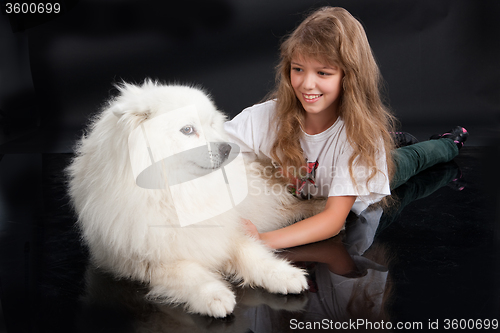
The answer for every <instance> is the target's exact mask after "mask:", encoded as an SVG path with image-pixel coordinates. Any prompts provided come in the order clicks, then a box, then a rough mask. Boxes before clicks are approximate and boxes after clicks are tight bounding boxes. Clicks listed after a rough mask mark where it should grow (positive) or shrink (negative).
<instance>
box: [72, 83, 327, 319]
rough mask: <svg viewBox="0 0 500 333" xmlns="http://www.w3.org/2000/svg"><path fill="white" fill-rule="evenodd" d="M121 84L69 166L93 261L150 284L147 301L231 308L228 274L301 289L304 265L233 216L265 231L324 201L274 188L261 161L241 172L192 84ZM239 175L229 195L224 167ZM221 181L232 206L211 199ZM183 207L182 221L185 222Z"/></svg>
mask: <svg viewBox="0 0 500 333" xmlns="http://www.w3.org/2000/svg"><path fill="white" fill-rule="evenodd" d="M118 89H119V91H120V94H119V96H118V97H116V98H114V99H112V100H111V101H110V102H109V105H108V106H107V108H105V110H104V111H103V112H102V113H100V114H99V115H97V116H96V117H95V119H93V121H92V124H91V126H90V127H89V129H88V132H87V133H86V135H85V136H84V137H83V138H82V139H81V141H80V142H79V144H78V145H77V149H76V156H75V158H74V159H73V161H72V163H71V165H70V166H69V167H68V168H67V170H66V171H67V174H68V177H69V194H70V197H71V200H72V203H73V205H74V208H75V210H76V213H77V215H78V226H79V227H80V229H81V232H82V235H83V239H84V241H85V242H86V244H87V245H88V247H89V249H90V253H91V259H92V263H93V264H94V265H95V266H97V267H99V268H102V269H104V270H107V271H109V272H112V273H113V274H114V275H115V276H117V277H119V278H130V279H134V280H138V281H141V282H145V283H147V284H149V286H150V291H149V293H148V297H149V298H151V299H154V300H156V301H160V302H169V303H178V304H185V306H186V309H187V310H188V311H190V312H194V313H200V314H206V315H210V316H214V317H225V316H226V315H228V314H230V313H231V312H232V311H233V308H234V306H235V296H234V293H233V292H232V291H231V288H230V284H229V282H228V281H231V282H236V283H240V284H241V285H250V286H260V287H263V288H265V289H266V290H268V291H270V292H273V293H282V294H287V293H300V292H302V291H303V290H304V289H305V288H306V287H307V283H306V279H305V276H304V272H303V271H302V270H300V269H298V268H296V267H294V266H292V265H290V264H289V263H288V262H287V261H285V260H283V259H279V258H277V257H276V256H275V255H274V254H273V252H272V251H271V250H270V249H268V248H267V247H266V246H265V245H263V244H262V243H260V242H259V241H258V240H255V239H253V238H251V237H249V236H248V235H247V234H246V233H245V230H244V227H243V225H242V221H241V218H242V217H244V218H247V219H250V220H251V221H252V222H253V223H254V224H255V225H256V226H257V227H258V229H259V230H260V231H265V230H271V229H276V228H278V227H281V226H284V225H286V224H288V223H292V222H294V221H296V220H298V219H301V218H305V217H307V216H310V215H312V214H315V213H317V212H318V211H319V210H321V208H322V206H323V204H322V203H320V202H318V201H313V202H312V203H311V202H307V201H301V200H298V199H296V198H295V197H293V196H292V195H291V194H289V193H288V191H286V190H285V189H284V187H283V188H282V189H283V191H281V193H276V190H275V189H276V187H273V189H274V191H271V190H270V189H271V188H270V186H271V185H274V184H276V182H274V183H270V182H269V181H270V179H266V177H263V168H264V166H263V165H262V164H260V163H258V162H252V163H251V164H250V165H249V167H248V168H247V176H248V177H244V173H245V171H243V173H241V169H238V168H237V167H236V168H235V169H234V168H233V169H234V170H233V169H231V168H230V166H231V165H232V164H231V163H232V162H234V163H235V164H237V161H238V159H237V158H236V159H233V161H230V160H231V158H230V155H231V154H230V152H231V150H234V145H232V144H229V143H227V142H228V138H227V135H226V134H225V132H224V130H223V123H224V121H225V116H224V115H223V114H222V113H221V112H219V111H217V110H216V108H215V107H214V105H213V103H212V102H211V100H210V99H209V98H208V97H207V95H206V94H205V93H204V92H202V91H201V90H199V89H196V88H192V87H187V86H178V85H173V86H168V85H160V84H156V83H153V82H151V81H145V83H144V84H143V85H141V86H136V85H131V84H123V85H120V86H119V87H118ZM172 115H173V116H172ZM207 142H208V143H209V144H207ZM154 147H156V148H154ZM200 147H205V148H200ZM157 148H158V149H157ZM155 149H156V150H155ZM165 152H167V153H165ZM186 152H187V153H186ZM162 154H163V155H162ZM169 155H170V156H169ZM225 163H226V164H225ZM224 166H225V167H224ZM223 169H227V170H226V172H223V176H224V179H225V183H224V182H221V179H222V178H220V177H221V170H223ZM235 172H236V173H238V172H240V175H239V176H238V175H234V174H235ZM242 175H243V177H244V179H246V178H248V179H249V180H248V183H246V184H243V185H242V184H237V185H236V186H233V187H232V191H233V192H232V193H231V188H229V186H227V185H228V181H227V177H229V178H230V179H233V180H234V179H236V180H237V179H238V177H239V179H240V180H241V176H242ZM235 177H236V178H235ZM245 181H246V180H245ZM176 186H177V187H176ZM225 186H226V187H227V188H226V187H225ZM174 188H175V189H174ZM241 188H243V189H245V188H247V189H248V191H247V192H248V195H247V196H246V198H244V200H242V198H243V197H244V194H245V192H243V194H241V193H240V194H238V193H236V192H238V189H241ZM256 190H258V191H256ZM228 191H229V197H231V196H232V199H233V201H234V200H236V202H233V206H236V207H235V208H231V207H230V208H227V207H226V206H224V203H221V201H220V200H218V198H219V197H226V198H227V197H228V194H227V193H228ZM238 195H239V199H238ZM235 198H236V199H235ZM241 201H242V202H241ZM240 202H241V203H240ZM224 207H226V208H224ZM186 214H187V215H188V217H189V218H191V220H190V221H188V222H187V223H186V222H184V224H183V222H182V219H183V217H182V216H184V215H186ZM189 214H194V215H189ZM196 214H198V215H196ZM199 214H201V215H200V216H201V217H200V216H199ZM203 214H205V215H203ZM207 214H208V215H207ZM207 216H208V218H207ZM196 218H198V219H202V221H201V222H199V221H198V220H196ZM193 219H194V220H193Z"/></svg>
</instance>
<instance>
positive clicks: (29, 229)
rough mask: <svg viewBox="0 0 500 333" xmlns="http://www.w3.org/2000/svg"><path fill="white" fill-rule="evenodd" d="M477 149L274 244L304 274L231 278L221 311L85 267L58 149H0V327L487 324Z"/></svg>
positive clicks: (487, 274) (486, 191) (487, 197)
mask: <svg viewBox="0 0 500 333" xmlns="http://www.w3.org/2000/svg"><path fill="white" fill-rule="evenodd" d="M487 153H488V149H486V148H480V147H464V148H463V150H462V153H461V155H460V156H458V157H457V158H456V159H455V161H454V162H451V163H448V164H445V165H439V166H436V167H434V168H432V169H430V170H427V171H425V172H423V173H422V174H420V175H418V176H416V177H414V178H413V179H411V180H410V181H409V182H408V183H406V184H405V185H403V186H401V187H400V188H398V189H397V190H396V191H394V195H393V197H394V199H395V200H394V204H393V205H392V206H391V207H390V208H389V209H386V210H385V211H382V210H381V209H380V208H377V207H371V209H369V210H367V211H365V212H363V213H362V214H361V215H360V216H355V215H350V216H349V219H348V221H347V223H346V229H345V231H343V232H342V233H341V234H340V235H339V236H337V237H334V238H332V239H330V240H327V241H324V242H320V243H316V244H311V245H308V246H303V247H298V248H294V249H290V250H289V251H284V252H283V253H281V255H283V256H285V257H287V258H289V259H290V260H293V261H294V262H295V264H296V265H298V266H300V267H303V268H304V269H306V270H307V271H308V272H309V290H308V291H307V292H306V293H304V294H302V295H287V296H285V295H273V294H269V293H266V292H264V291H263V290H260V289H257V290H253V289H248V288H238V287H237V286H235V287H234V290H235V292H236V293H237V298H238V305H237V307H236V310H235V312H234V314H233V315H231V316H230V317H228V318H225V319H222V320H221V319H213V318H209V317H204V316H199V315H192V314H187V313H185V312H184V311H183V309H182V307H171V306H167V305H158V304H153V303H149V302H146V301H145V300H144V297H143V296H144V294H145V291H146V287H145V286H142V285H138V284H136V283H134V282H130V281H116V280H114V279H113V278H112V277H111V276H109V275H107V274H105V273H103V272H101V271H99V270H98V269H94V268H92V267H89V266H88V265H87V258H88V256H87V253H86V250H85V248H84V247H83V246H81V245H80V242H79V238H78V233H77V232H76V230H75V229H74V227H73V223H74V218H73V216H72V215H71V213H70V209H69V207H68V205H67V198H66V197H65V195H64V180H63V178H62V173H61V170H62V169H63V168H64V166H65V165H66V163H67V161H68V159H69V158H70V157H71V155H70V154H7V155H3V156H2V159H1V160H0V182H1V186H0V217H1V219H0V221H1V222H0V223H1V224H0V247H1V259H0V264H1V266H0V267H1V269H0V274H1V275H0V292H1V298H0V300H1V310H2V313H3V317H0V331H3V330H2V329H4V330H6V331H7V332H35V331H37V332H143V331H147V332H242V333H246V332H296V331H299V330H301V329H306V328H316V330H317V331H324V330H327V329H338V328H347V329H350V330H357V331H364V330H370V329H373V330H377V331H380V330H382V328H390V326H389V325H392V326H393V329H395V328H396V325H398V323H400V325H407V326H406V328H411V329H413V330H415V331H416V330H419V331H426V330H428V328H429V326H432V325H434V326H433V327H436V326H435V325H436V324H437V325H439V328H441V329H443V328H444V325H445V324H446V322H445V320H446V319H458V320H460V319H476V320H477V319H480V320H482V321H483V324H484V325H486V323H487V321H486V320H489V325H490V326H491V328H493V327H494V326H493V325H494V324H495V321H494V319H495V320H497V321H496V324H497V327H498V320H499V319H500V304H499V299H500V297H499V296H500V294H499V289H500V288H499V286H498V281H499V280H500V279H499V277H500V276H499V269H498V268H499V261H498V255H499V254H500V253H499V251H498V245H499V234H498V231H499V228H498V220H496V216H495V207H496V203H498V201H497V198H498V197H497V196H496V193H495V191H493V189H494V188H498V185H497V184H498V180H497V179H495V178H491V179H488V178H487V177H486V175H491V174H493V175H495V168H496V166H494V165H489V164H487V163H483V161H486V159H484V158H483V156H486V154H487ZM495 185H496V186H495ZM358 319H364V320H363V321H356V320H358ZM382 320H383V322H382ZM419 325H422V326H419ZM2 326H3V327H2ZM420 328H422V329H420Z"/></svg>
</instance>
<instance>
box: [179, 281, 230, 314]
mask: <svg viewBox="0 0 500 333" xmlns="http://www.w3.org/2000/svg"><path fill="white" fill-rule="evenodd" d="M196 296H197V297H196V300H193V301H191V302H190V303H189V304H188V309H189V311H190V312H196V313H200V314H204V315H209V316H212V317H215V318H224V317H226V316H227V315H229V314H231V313H232V312H233V310H234V307H235V305H236V297H235V295H234V293H233V292H232V291H231V290H230V289H229V288H228V287H227V286H225V285H224V284H222V283H208V284H206V285H204V286H202V287H201V288H200V291H199V294H198V295H196Z"/></svg>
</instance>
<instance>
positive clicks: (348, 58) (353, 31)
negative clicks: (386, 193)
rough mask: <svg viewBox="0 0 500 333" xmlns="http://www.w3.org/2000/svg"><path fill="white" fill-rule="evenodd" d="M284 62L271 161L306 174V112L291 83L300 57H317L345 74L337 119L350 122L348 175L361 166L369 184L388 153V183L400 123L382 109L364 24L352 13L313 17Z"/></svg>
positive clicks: (290, 43)
mask: <svg viewBox="0 0 500 333" xmlns="http://www.w3.org/2000/svg"><path fill="white" fill-rule="evenodd" d="M280 51H281V62H280V64H279V65H278V67H277V73H276V83H277V85H276V91H275V92H274V94H273V97H274V98H276V99H277V107H276V115H275V118H274V121H275V124H276V126H277V135H276V140H275V142H274V144H273V146H272V149H271V157H272V158H273V159H274V160H275V161H276V162H277V163H278V164H279V165H280V166H281V167H282V169H284V170H289V168H290V167H292V170H304V164H305V161H304V157H303V152H302V149H301V147H300V142H299V139H300V137H301V135H302V131H301V126H302V124H303V119H304V114H305V111H304V109H303V107H302V105H301V103H300V101H299V100H298V98H297V97H296V95H295V93H294V90H293V87H292V85H291V80H290V70H291V61H292V58H293V57H295V56H299V57H303V58H312V59H315V60H318V61H320V62H325V63H327V64H331V65H336V66H338V67H339V68H341V69H342V71H343V72H344V77H343V91H342V93H341V96H340V103H339V108H338V116H339V117H340V118H341V119H342V120H343V121H344V123H345V130H346V135H347V139H348V140H349V143H350V144H351V146H352V148H353V154H352V156H351V157H350V159H349V173H350V176H351V179H352V180H353V182H354V184H356V180H355V179H354V175H353V171H352V166H353V164H354V163H357V164H358V163H359V164H360V165H363V166H365V167H367V168H368V170H370V173H369V175H368V178H367V181H366V184H368V182H369V181H370V180H371V179H372V178H373V177H374V176H375V175H376V173H377V172H379V171H380V170H378V169H377V164H376V156H377V153H378V152H379V151H380V149H381V148H382V146H384V148H385V154H386V159H387V167H388V172H389V175H388V176H389V179H391V177H392V175H393V172H394V162H393V160H392V158H391V150H392V149H393V148H394V142H393V139H392V136H391V135H390V132H391V131H393V128H394V123H395V118H394V116H393V115H392V113H391V112H390V111H389V110H388V109H387V108H386V107H385V106H384V105H383V103H382V99H381V95H380V89H381V84H382V77H381V74H380V71H379V68H378V66H377V63H376V62H375V59H374V57H373V54H372V50H371V48H370V45H369V43H368V39H367V37H366V34H365V31H364V29H363V26H362V25H361V23H360V22H359V21H358V20H356V19H355V18H354V17H353V16H352V15H351V14H350V13H349V12H348V11H346V10H345V9H343V8H338V7H323V8H321V9H319V10H317V11H315V12H313V13H312V14H310V15H309V16H308V17H307V18H306V19H305V20H304V21H303V22H302V23H301V24H300V25H299V26H298V27H297V28H296V29H295V31H293V32H292V33H291V34H290V35H289V36H288V37H287V38H286V39H285V40H284V41H283V43H282V44H281V49H280Z"/></svg>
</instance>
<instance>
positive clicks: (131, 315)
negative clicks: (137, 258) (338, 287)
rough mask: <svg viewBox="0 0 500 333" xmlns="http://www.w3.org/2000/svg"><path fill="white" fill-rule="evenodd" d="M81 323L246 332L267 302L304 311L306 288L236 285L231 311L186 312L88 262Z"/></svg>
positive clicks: (96, 327) (104, 327)
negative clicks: (282, 290) (285, 290)
mask: <svg viewBox="0 0 500 333" xmlns="http://www.w3.org/2000/svg"><path fill="white" fill-rule="evenodd" d="M85 282H86V292H85V295H84V296H83V297H82V311H81V315H80V320H79V322H80V325H79V326H80V327H81V329H82V331H83V332H97V331H100V332H101V331H102V332H104V331H105V332H107V333H110V332H120V333H124V332H148V333H149V332H150V333H153V332H176V333H177V332H181V333H182V332H186V333H188V332H189V333H196V332H228V333H229V332H231V333H239V332H241V333H246V332H248V328H249V327H250V326H251V322H250V320H251V319H250V318H249V317H248V316H247V314H246V313H247V311H248V310H249V309H252V308H255V307H259V306H261V305H266V306H267V307H269V308H270V309H272V310H283V311H286V312H287V311H289V312H300V311H302V310H303V309H304V308H305V306H306V304H307V302H308V296H307V293H302V294H300V295H278V294H271V293H268V292H266V291H265V290H263V289H252V288H242V287H237V286H234V287H233V288H234V291H235V293H236V300H237V305H236V308H235V310H234V312H233V314H231V315H230V316H228V317H226V318H223V319H216V318H213V317H209V316H202V315H198V314H191V313H187V312H186V311H185V310H184V309H183V307H182V306H169V305H164V304H157V303H154V302H151V301H148V300H147V299H146V298H145V295H146V294H147V292H148V287H147V286H146V285H144V284H141V283H138V282H134V281H130V280H117V279H116V278H114V277H113V276H112V275H111V274H108V273H105V272H103V271H101V270H99V269H96V268H94V267H93V266H89V267H88V268H87V271H86V275H85Z"/></svg>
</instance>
